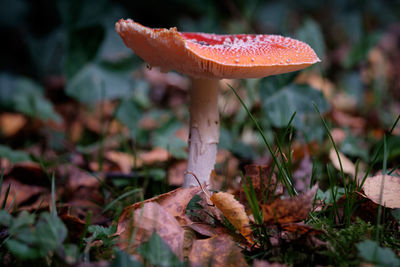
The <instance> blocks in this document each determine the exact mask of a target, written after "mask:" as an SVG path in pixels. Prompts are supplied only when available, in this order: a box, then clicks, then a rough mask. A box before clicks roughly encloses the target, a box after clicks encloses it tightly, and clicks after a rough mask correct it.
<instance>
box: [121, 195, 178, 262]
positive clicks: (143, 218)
mask: <svg viewBox="0 0 400 267" xmlns="http://www.w3.org/2000/svg"><path fill="white" fill-rule="evenodd" d="M129 215H130V216H124V217H122V216H121V218H120V220H119V221H118V228H117V232H116V234H117V235H118V239H119V243H118V247H119V248H120V249H122V250H125V249H127V248H128V246H130V247H129V251H130V253H134V250H135V249H136V247H138V246H139V245H140V244H142V243H143V242H146V241H147V240H148V239H149V238H150V237H151V235H152V234H153V232H154V231H155V232H156V233H157V234H158V235H159V236H160V237H161V238H162V239H163V240H164V241H165V242H166V243H167V244H168V246H169V247H170V248H171V250H172V251H173V252H174V254H175V255H177V256H178V257H179V258H182V249H183V229H182V228H181V226H180V225H179V223H178V222H177V220H176V219H175V218H174V217H173V216H172V215H171V214H169V213H168V212H167V211H166V210H165V209H164V208H163V207H161V206H160V205H159V204H158V203H155V202H148V203H144V204H143V207H142V208H140V209H137V210H135V211H134V212H133V213H130V214H129Z"/></svg>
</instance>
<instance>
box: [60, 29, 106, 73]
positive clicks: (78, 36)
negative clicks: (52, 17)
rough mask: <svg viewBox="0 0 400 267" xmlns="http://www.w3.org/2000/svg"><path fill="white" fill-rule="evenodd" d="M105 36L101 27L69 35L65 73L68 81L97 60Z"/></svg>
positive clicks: (72, 32) (73, 32)
mask: <svg viewBox="0 0 400 267" xmlns="http://www.w3.org/2000/svg"><path fill="white" fill-rule="evenodd" d="M104 34H105V33H104V28H103V26H101V25H95V26H91V27H88V28H83V29H79V30H74V31H71V32H70V33H69V36H68V44H67V57H66V62H65V73H66V76H67V78H68V80H70V79H71V78H73V77H74V76H75V75H76V74H77V73H78V72H79V71H80V70H81V69H82V68H83V67H84V66H85V65H86V64H88V63H89V62H91V61H93V60H94V59H95V58H96V55H97V52H98V50H99V48H100V45H101V43H102V41H103V39H104Z"/></svg>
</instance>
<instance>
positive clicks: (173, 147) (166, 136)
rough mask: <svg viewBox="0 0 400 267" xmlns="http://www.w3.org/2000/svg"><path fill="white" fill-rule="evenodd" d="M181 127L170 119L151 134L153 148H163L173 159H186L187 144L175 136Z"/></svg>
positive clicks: (174, 120)
mask: <svg viewBox="0 0 400 267" xmlns="http://www.w3.org/2000/svg"><path fill="white" fill-rule="evenodd" d="M181 127H182V124H181V122H179V121H177V120H176V119H171V120H169V121H168V122H167V123H165V124H164V125H163V126H162V127H161V128H159V129H157V130H156V131H154V132H153V134H154V135H153V137H152V144H153V146H158V147H163V148H165V149H167V150H168V152H170V153H171V154H172V155H173V156H174V157H175V158H178V159H184V158H186V157H187V153H186V151H185V150H186V147H187V144H186V143H185V142H184V141H183V140H182V139H179V138H178V137H177V136H176V131H178V130H179V129H180V128H181Z"/></svg>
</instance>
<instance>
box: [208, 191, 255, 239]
mask: <svg viewBox="0 0 400 267" xmlns="http://www.w3.org/2000/svg"><path fill="white" fill-rule="evenodd" d="M210 200H211V201H212V203H214V205H215V206H216V207H217V208H218V209H219V210H220V211H221V212H222V214H224V216H225V217H226V218H227V219H228V221H229V222H230V223H231V224H232V225H233V226H235V228H236V229H237V230H238V231H239V232H240V233H241V234H242V235H243V236H244V237H245V238H246V239H247V240H248V241H249V242H250V243H254V241H253V239H252V237H251V233H252V230H251V229H250V220H249V217H248V216H247V214H246V212H245V211H244V206H243V205H242V204H240V203H239V201H237V200H236V199H235V198H234V196H233V195H232V194H229V193H225V192H218V193H215V194H214V195H212V196H211V198H210Z"/></svg>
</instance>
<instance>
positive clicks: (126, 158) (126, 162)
mask: <svg viewBox="0 0 400 267" xmlns="http://www.w3.org/2000/svg"><path fill="white" fill-rule="evenodd" d="M104 157H105V158H106V159H108V160H109V161H111V162H113V163H115V164H116V165H117V166H118V167H119V169H120V170H121V172H122V173H123V174H129V173H131V170H132V167H133V166H134V164H136V166H137V167H140V166H141V165H142V162H141V161H140V160H136V162H135V158H134V157H133V155H131V154H128V153H124V152H119V151H107V152H105V153H104Z"/></svg>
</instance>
